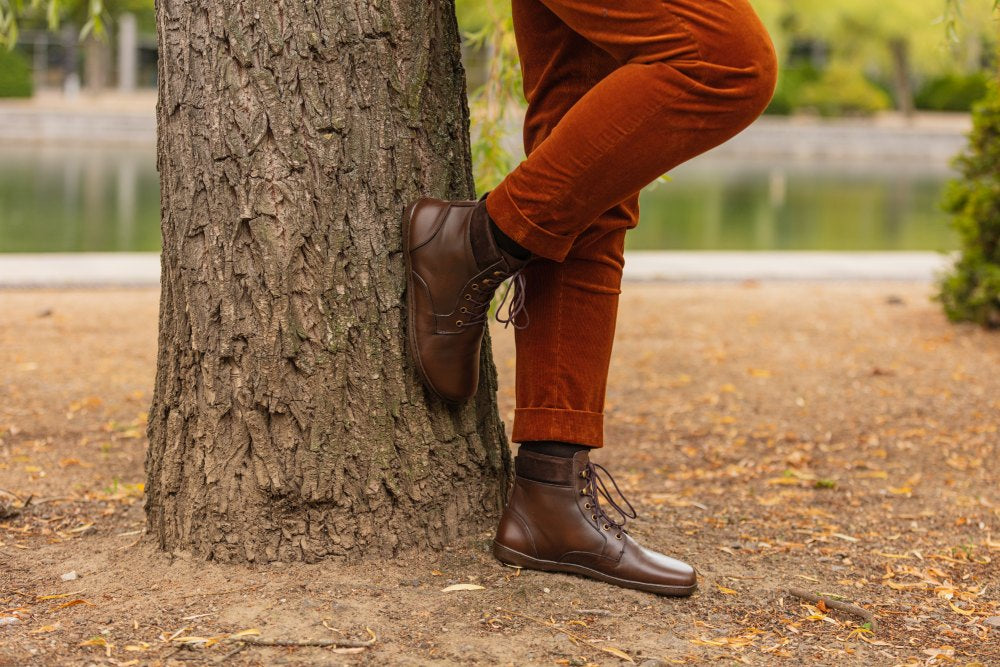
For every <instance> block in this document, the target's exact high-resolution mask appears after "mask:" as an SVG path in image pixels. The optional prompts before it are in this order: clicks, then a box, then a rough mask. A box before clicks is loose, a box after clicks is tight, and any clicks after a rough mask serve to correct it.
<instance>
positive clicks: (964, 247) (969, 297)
mask: <svg viewBox="0 0 1000 667" xmlns="http://www.w3.org/2000/svg"><path fill="white" fill-rule="evenodd" d="M973 119H974V124H973V129H972V133H971V134H970V135H969V148H968V149H967V151H966V152H965V154H963V155H961V156H960V157H959V158H958V159H957V160H956V162H955V165H956V167H958V169H959V171H960V172H961V174H962V177H961V178H960V179H958V180H955V181H953V182H952V183H951V185H950V186H949V190H948V194H947V197H946V200H945V208H946V210H948V211H949V212H950V213H952V215H953V218H952V225H953V226H954V228H955V229H956V230H957V231H958V233H959V236H960V237H961V256H960V258H959V260H958V262H957V263H956V264H955V266H954V268H953V269H952V270H951V272H950V273H948V274H947V275H945V276H944V277H943V278H942V279H941V282H940V291H939V293H938V299H939V300H940V301H941V302H942V303H943V304H944V309H945V312H946V313H947V314H948V317H949V318H951V319H952V320H956V321H958V320H965V321H971V322H976V323H978V324H981V325H983V326H986V327H991V328H997V327H1000V90H998V87H997V86H996V85H992V86H990V92H989V94H988V96H987V98H986V99H985V100H983V101H982V102H981V103H980V104H978V105H976V107H975V109H974V111H973Z"/></svg>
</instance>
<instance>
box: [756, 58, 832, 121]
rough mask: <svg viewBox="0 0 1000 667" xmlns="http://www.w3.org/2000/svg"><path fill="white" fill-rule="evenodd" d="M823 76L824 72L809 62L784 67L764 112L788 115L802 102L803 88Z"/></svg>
mask: <svg viewBox="0 0 1000 667" xmlns="http://www.w3.org/2000/svg"><path fill="white" fill-rule="evenodd" d="M821 76H822V73H821V72H820V71H819V70H818V69H816V68H815V67H813V66H812V65H809V64H806V65H803V66H801V67H786V68H784V69H782V70H781V71H780V72H779V73H778V85H777V87H776V88H775V90H774V97H772V98H771V103H770V104H769V105H768V107H767V109H765V110H764V113H766V114H774V115H788V114H791V113H793V112H795V111H796V110H797V109H798V108H799V105H800V104H801V99H802V89H803V88H804V87H805V86H808V85H812V84H814V83H816V82H817V81H819V79H820V77H821Z"/></svg>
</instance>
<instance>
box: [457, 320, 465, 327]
mask: <svg viewBox="0 0 1000 667" xmlns="http://www.w3.org/2000/svg"><path fill="white" fill-rule="evenodd" d="M462 324H463V322H462V320H455V326H457V327H460V326H462Z"/></svg>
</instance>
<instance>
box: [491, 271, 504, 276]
mask: <svg viewBox="0 0 1000 667" xmlns="http://www.w3.org/2000/svg"><path fill="white" fill-rule="evenodd" d="M493 275H495V276H502V275H503V271H494V272H493Z"/></svg>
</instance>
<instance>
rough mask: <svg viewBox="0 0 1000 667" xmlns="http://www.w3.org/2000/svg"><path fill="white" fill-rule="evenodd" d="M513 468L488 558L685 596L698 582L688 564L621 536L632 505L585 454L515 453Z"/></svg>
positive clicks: (632, 511)
mask: <svg viewBox="0 0 1000 667" xmlns="http://www.w3.org/2000/svg"><path fill="white" fill-rule="evenodd" d="M514 467H515V470H516V472H517V476H516V477H515V479H514V490H513V493H511V497H510V502H509V503H508V504H507V509H506V511H504V514H503V517H502V518H501V519H500V526H499V528H497V535H496V538H495V539H494V540H493V555H494V556H496V557H497V559H498V560H500V561H501V562H502V563H506V564H508V565H515V566H518V567H525V568H530V569H533V570H549V571H552V572H572V573H574V574H581V575H583V576H585V577H590V578H592V579H599V580H601V581H605V582H607V583H609V584H614V585H615V586H622V587H624V588H637V589H639V590H642V591H649V592H650V593H658V594H660V595H690V594H691V593H693V592H694V591H695V589H696V588H697V587H698V582H697V576H696V573H695V571H694V568H693V567H691V566H690V565H688V564H687V563H684V562H681V561H679V560H675V559H673V558H669V557H667V556H664V555H663V554H659V553H656V552H655V551H650V550H649V549H645V548H643V547H641V546H639V544H638V543H636V542H635V541H634V540H633V539H632V538H631V537H629V535H628V533H626V532H625V528H624V525H625V521H626V520H627V519H631V518H635V515H636V514H635V509H634V508H633V507H632V505H631V503H629V502H628V500H626V499H625V497H624V496H622V495H621V491H620V490H619V489H618V484H616V483H615V481H614V479H613V478H612V477H611V475H610V474H608V471H607V470H605V469H604V467H603V466H600V465H598V464H596V463H591V462H590V459H589V456H588V452H586V451H583V452H578V453H577V454H575V455H574V456H573V458H572V459H569V458H560V457H556V456H545V455H544V454H535V453H533V452H520V453H519V454H518V455H517V457H516V458H515V459H514ZM598 470H601V471H603V472H604V474H605V475H607V477H608V479H609V480H611V483H612V484H613V485H614V488H615V491H616V492H617V493H618V495H619V496H620V497H621V499H622V500H623V501H624V502H625V505H627V506H628V510H627V511H626V510H624V509H623V508H621V507H620V506H619V505H618V504H617V503H616V502H615V501H614V500H612V499H611V496H610V495H609V494H608V489H607V487H606V486H605V483H604V480H603V479H602V478H601V477H599V476H598ZM602 498H603V500H604V501H605V502H607V503H608V505H609V507H608V508H607V510H606V509H605V508H604V507H603V506H602V505H601V502H602V501H601V499H602ZM608 510H611V511H613V512H615V514H616V516H617V517H618V520H613V519H612V518H611V517H610V516H609V515H608Z"/></svg>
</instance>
